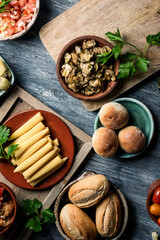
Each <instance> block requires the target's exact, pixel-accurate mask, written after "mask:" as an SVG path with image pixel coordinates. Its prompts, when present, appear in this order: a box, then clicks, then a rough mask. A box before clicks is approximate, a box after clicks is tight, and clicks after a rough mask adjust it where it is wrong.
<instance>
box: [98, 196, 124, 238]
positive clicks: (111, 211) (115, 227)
mask: <svg viewBox="0 0 160 240" xmlns="http://www.w3.org/2000/svg"><path fill="white" fill-rule="evenodd" d="M120 226H121V202H120V199H119V197H118V195H117V194H116V193H115V192H113V191H109V193H108V194H107V196H106V197H105V198H104V199H103V200H102V201H101V202H100V203H98V205H97V207H96V227H97V230H98V232H99V234H100V235H101V236H102V237H114V236H115V235H116V234H117V233H118V231H119V229H120Z"/></svg>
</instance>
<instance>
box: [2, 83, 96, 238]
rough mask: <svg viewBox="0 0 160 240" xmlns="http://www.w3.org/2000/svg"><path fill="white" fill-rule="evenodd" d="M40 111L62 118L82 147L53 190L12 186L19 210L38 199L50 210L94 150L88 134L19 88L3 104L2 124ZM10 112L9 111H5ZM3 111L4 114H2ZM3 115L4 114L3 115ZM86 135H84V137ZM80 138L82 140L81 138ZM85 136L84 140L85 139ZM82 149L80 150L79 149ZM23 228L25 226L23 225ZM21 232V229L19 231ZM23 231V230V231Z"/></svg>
mask: <svg viewBox="0 0 160 240" xmlns="http://www.w3.org/2000/svg"><path fill="white" fill-rule="evenodd" d="M35 108H36V109H40V110H45V111H49V112H51V113H53V114H55V115H57V116H58V117H59V118H61V119H62V120H63V121H64V122H65V123H66V124H67V126H68V128H69V129H70V130H71V132H72V134H73V136H75V138H74V141H75V142H76V139H79V140H81V141H82V145H81V147H80V145H78V144H76V148H75V158H74V162H73V165H72V167H71V169H70V171H69V172H68V173H67V175H66V176H65V177H64V178H63V179H62V180H61V181H60V182H59V183H57V184H56V185H55V186H54V187H53V188H50V189H47V190H44V191H31V190H25V189H22V188H20V187H17V186H14V185H13V184H12V189H13V190H14V193H15V195H16V200H17V204H18V207H19V209H20V208H21V207H22V200H23V199H27V198H29V199H34V198H37V199H39V200H40V201H41V202H43V208H44V209H46V208H49V207H50V206H51V205H52V203H53V202H54V201H55V199H56V197H57V196H58V194H59V193H60V191H61V190H62V189H63V188H64V186H65V185H66V184H67V182H68V181H69V179H70V178H71V177H72V175H73V174H74V173H75V171H76V170H77V169H78V167H79V166H80V165H81V163H82V162H83V161H84V160H85V157H86V156H87V155H88V153H89V152H90V150H91V148H92V143H91V137H90V136H88V135H87V134H86V133H83V132H82V131H81V130H80V129H78V128H77V127H76V126H74V125H73V124H71V123H70V122H69V121H67V120H66V119H64V118H62V117H61V116H60V115H59V114H57V113H56V112H55V111H53V110H52V109H50V108H48V107H47V106H45V105H44V104H42V103H41V102H40V101H38V100H37V99H36V98H34V97H32V96H31V95H30V94H28V93H27V92H25V91H24V90H22V89H21V88H19V87H18V86H16V87H15V89H14V90H13V91H12V92H11V93H10V96H9V98H8V99H6V101H5V102H4V103H3V105H2V107H1V108H0V123H1V124H2V123H3V122H4V119H6V118H8V117H10V116H12V115H13V114H15V113H18V112H21V111H24V110H28V109H35ZM4 109H5V110H8V111H4ZM1 110H2V112H1ZM1 113H2V114H1ZM83 134H84V135H83ZM79 136H80V138H79ZM83 136H84V139H83ZM79 147H80V148H79ZM0 181H1V182H5V183H7V184H8V185H9V186H10V182H9V181H7V180H6V179H5V177H3V176H2V174H0ZM22 217H23V215H20V216H19V219H21V218H22ZM17 220H18V219H17ZM22 228H23V225H22ZM17 231H19V229H18V230H17ZM21 231H22V229H21ZM31 233H32V231H28V230H24V231H22V233H21V234H20V236H19V237H18V239H19V240H23V239H28V238H29V236H30V235H31ZM14 235H15V233H14V234H13V235H11V237H12V239H17V236H16V238H15V236H14Z"/></svg>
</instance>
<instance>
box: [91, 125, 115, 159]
mask: <svg viewBox="0 0 160 240" xmlns="http://www.w3.org/2000/svg"><path fill="white" fill-rule="evenodd" d="M92 145H93V148H94V150H95V152H96V153H97V154H99V155H100V156H103V157H112V156H113V155H114V154H115V153H116V151H117V149H118V137H117V135H116V133H115V132H114V131H113V130H111V129H109V128H105V127H101V128H98V129H97V130H96V131H95V133H94V134H93V137H92Z"/></svg>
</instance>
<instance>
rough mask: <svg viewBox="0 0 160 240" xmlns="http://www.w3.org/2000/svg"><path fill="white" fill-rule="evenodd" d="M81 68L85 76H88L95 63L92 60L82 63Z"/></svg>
mask: <svg viewBox="0 0 160 240" xmlns="http://www.w3.org/2000/svg"><path fill="white" fill-rule="evenodd" d="M80 68H81V70H82V74H83V76H84V77H86V76H87V75H89V74H90V73H91V71H92V68H93V64H91V62H89V63H80Z"/></svg>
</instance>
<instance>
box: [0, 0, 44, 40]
mask: <svg viewBox="0 0 160 240" xmlns="http://www.w3.org/2000/svg"><path fill="white" fill-rule="evenodd" d="M39 7H40V0H12V1H10V0H0V40H12V39H15V38H19V37H21V36H22V35H24V34H25V33H26V32H27V31H28V30H29V29H30V28H31V26H32V25H33V24H34V22H35V21H36V18H37V16H38V12H39Z"/></svg>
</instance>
